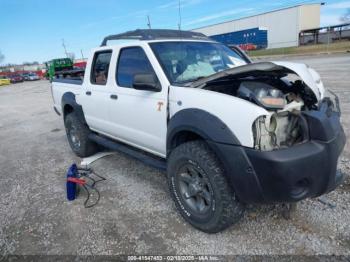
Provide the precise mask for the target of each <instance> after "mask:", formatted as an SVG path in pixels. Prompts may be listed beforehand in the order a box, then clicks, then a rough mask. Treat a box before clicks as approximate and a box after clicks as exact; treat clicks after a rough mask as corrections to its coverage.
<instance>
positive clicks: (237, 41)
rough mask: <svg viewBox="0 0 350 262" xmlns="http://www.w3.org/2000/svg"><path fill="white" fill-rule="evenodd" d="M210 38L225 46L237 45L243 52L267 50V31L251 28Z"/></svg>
mask: <svg viewBox="0 0 350 262" xmlns="http://www.w3.org/2000/svg"><path fill="white" fill-rule="evenodd" d="M210 38H212V39H214V40H215V41H218V42H221V43H224V44H225V45H228V46H230V45H237V46H240V47H241V48H242V49H244V50H253V49H263V48H267V46H268V42H267V29H265V28H252V29H247V30H242V31H237V32H231V33H226V34H220V35H213V36H210Z"/></svg>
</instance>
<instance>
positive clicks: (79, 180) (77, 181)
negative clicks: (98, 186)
mask: <svg viewBox="0 0 350 262" xmlns="http://www.w3.org/2000/svg"><path fill="white" fill-rule="evenodd" d="M67 181H68V182H73V183H76V184H78V185H85V184H86V181H85V180H84V179H80V178H75V177H68V178H67Z"/></svg>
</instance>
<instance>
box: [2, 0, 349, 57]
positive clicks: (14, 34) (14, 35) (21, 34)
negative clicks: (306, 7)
mask: <svg viewBox="0 0 350 262" xmlns="http://www.w3.org/2000/svg"><path fill="white" fill-rule="evenodd" d="M180 1H181V7H182V8H181V25H182V29H184V30H189V29H194V28H198V27H202V26H206V25H210V24H214V23H219V22H223V21H227V20H232V19H237V18H241V17H245V16H251V15H255V14H259V13H263V12H266V11H271V10H276V9H279V8H283V7H287V6H293V5H295V4H300V3H304V2H308V3H310V2H315V1H305V0H304V1H302V0H295V1H293V0H279V1H275V0H263V1H262V0H244V1H243V0H236V1H235V0H215V1H213V0H180ZM316 2H317V1H316ZM323 2H325V3H326V5H324V6H322V9H321V25H322V26H323V25H331V24H339V23H340V20H339V18H340V17H341V16H342V15H343V14H344V13H345V12H346V10H347V8H350V0H338V1H337V0H328V1H327V0H326V1H323ZM147 15H149V17H150V20H151V26H152V28H169V29H176V28H177V26H178V23H179V10H178V0H163V1H161V0H128V1H126V0H0V52H1V53H2V54H3V55H4V56H5V60H4V61H3V64H8V63H15V64H20V63H23V62H32V61H38V62H44V61H48V60H50V59H53V58H59V57H65V53H64V49H63V46H62V39H64V42H65V45H66V48H67V51H68V52H72V53H74V54H75V57H76V58H81V56H82V55H81V51H82V52H83V54H84V57H87V56H88V54H89V52H90V50H91V48H94V47H96V46H98V45H99V44H100V43H101V41H102V39H103V38H104V37H105V36H107V35H110V34H117V33H122V32H125V31H129V30H134V29H137V28H147Z"/></svg>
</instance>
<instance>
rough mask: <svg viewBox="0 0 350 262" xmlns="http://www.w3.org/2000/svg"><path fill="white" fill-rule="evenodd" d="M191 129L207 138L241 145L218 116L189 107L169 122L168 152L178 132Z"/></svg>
mask: <svg viewBox="0 0 350 262" xmlns="http://www.w3.org/2000/svg"><path fill="white" fill-rule="evenodd" d="M182 131H190V132H193V133H196V134H197V135H199V136H201V137H202V138H203V139H205V140H209V141H213V142H217V143H222V144H231V145H240V142H239V140H238V139H237V137H236V136H235V135H234V134H233V132H232V131H231V130H230V129H229V128H228V126H227V125H226V124H225V123H224V122H222V121H221V120H220V119H219V118H218V117H216V116H214V115H212V114H210V113H209V112H206V111H204V110H201V109H196V108H188V109H184V110H181V111H179V112H177V113H176V114H175V115H174V116H173V117H172V118H171V119H170V122H169V124H168V131H167V152H168V151H169V150H170V149H171V143H172V141H173V140H174V138H175V136H176V134H178V133H179V132H182Z"/></svg>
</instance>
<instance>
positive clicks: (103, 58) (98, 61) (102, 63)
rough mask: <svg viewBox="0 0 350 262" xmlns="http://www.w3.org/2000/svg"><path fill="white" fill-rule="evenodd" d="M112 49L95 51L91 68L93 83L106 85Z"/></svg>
mask: <svg viewBox="0 0 350 262" xmlns="http://www.w3.org/2000/svg"><path fill="white" fill-rule="evenodd" d="M111 56H112V51H110V50H109V51H102V52H98V53H95V55H94V61H93V64H92V70H91V83H92V84H96V85H105V84H106V83H107V78H108V69H109V64H110V62H111Z"/></svg>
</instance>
